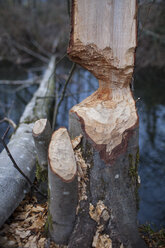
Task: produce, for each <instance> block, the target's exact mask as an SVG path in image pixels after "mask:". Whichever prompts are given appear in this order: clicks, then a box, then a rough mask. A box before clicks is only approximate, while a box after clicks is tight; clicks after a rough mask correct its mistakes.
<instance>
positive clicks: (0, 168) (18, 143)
mask: <svg viewBox="0 0 165 248" xmlns="http://www.w3.org/2000/svg"><path fill="white" fill-rule="evenodd" d="M54 62H55V58H54V57H52V59H51V60H50V63H49V65H48V68H47V70H46V72H45V74H44V76H43V79H42V81H41V83H40V86H39V88H38V90H37V91H36V92H35V94H34V96H33V98H32V100H31V101H30V102H29V104H28V105H27V106H26V108H25V111H24V113H23V115H22V117H21V119H20V124H19V125H18V127H17V130H16V132H15V133H14V134H13V135H12V138H11V140H10V142H9V144H8V148H9V150H10V152H11V154H12V156H13V158H14V159H15V161H16V163H17V165H18V166H19V168H20V169H21V170H22V171H23V172H24V174H25V175H26V176H28V177H29V178H30V180H31V181H32V182H33V180H34V178H35V169H36V168H35V165H36V149H35V145H34V141H33V137H32V128H33V125H34V122H35V121H36V120H37V119H38V118H39V119H40V118H45V117H47V116H49V115H50V113H51V109H52V107H51V106H52V103H53V101H52V98H49V96H52V95H53V92H54V81H53V78H52V74H53V72H54ZM45 97H48V98H45ZM29 189H30V185H29V184H28V183H27V181H26V180H25V178H24V177H23V176H22V175H21V174H20V173H19V172H18V171H17V170H16V169H15V168H14V167H13V164H12V162H11V160H10V158H9V157H8V155H7V153H6V151H5V150H3V151H2V152H1V154H0V201H1V204H0V226H1V225H3V223H4V222H5V221H6V220H7V219H8V217H9V216H10V215H11V214H12V213H13V211H14V210H15V209H16V207H17V206H18V205H19V203H20V202H21V201H22V200H23V198H24V197H25V194H26V193H27V192H28V191H29Z"/></svg>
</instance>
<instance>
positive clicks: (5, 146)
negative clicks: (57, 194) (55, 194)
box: [0, 127, 46, 197]
mask: <svg viewBox="0 0 165 248" xmlns="http://www.w3.org/2000/svg"><path fill="white" fill-rule="evenodd" d="M9 129H10V127H8V128H7V130H6V132H5V134H4V135H3V137H2V138H0V141H1V142H2V144H3V146H4V148H5V150H6V152H7V155H8V157H9V158H10V160H11V161H12V163H13V166H14V168H15V169H17V171H19V173H20V174H21V175H22V176H23V177H24V178H25V179H26V181H27V182H28V183H29V184H30V186H33V187H34V189H35V190H36V191H37V192H38V193H39V194H40V195H42V196H43V197H46V196H45V195H44V194H43V193H42V192H41V191H40V190H39V189H38V188H37V187H36V186H35V185H34V184H33V182H32V181H31V180H30V179H29V178H28V177H27V176H26V175H25V174H24V172H23V171H22V170H21V169H20V168H19V166H18V165H17V163H16V161H15V159H14V158H13V156H12V155H11V152H10V150H9V148H8V146H7V145H6V142H5V137H6V135H7V133H8V132H9Z"/></svg>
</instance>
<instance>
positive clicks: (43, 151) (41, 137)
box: [33, 119, 52, 169]
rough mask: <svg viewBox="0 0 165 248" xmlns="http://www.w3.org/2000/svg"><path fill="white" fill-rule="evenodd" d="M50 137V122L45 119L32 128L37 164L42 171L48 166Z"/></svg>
mask: <svg viewBox="0 0 165 248" xmlns="http://www.w3.org/2000/svg"><path fill="white" fill-rule="evenodd" d="M51 136H52V130H51V126H50V122H49V121H48V120H47V119H40V120H38V121H36V122H35V124H34V127H33V139H34V142H35V147H36V151H37V157H38V163H39V165H40V166H41V168H42V169H47V166H48V146H49V142H50V139H51Z"/></svg>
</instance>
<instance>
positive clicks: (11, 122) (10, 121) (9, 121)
mask: <svg viewBox="0 0 165 248" xmlns="http://www.w3.org/2000/svg"><path fill="white" fill-rule="evenodd" d="M2 122H8V123H9V124H10V125H11V126H12V127H13V128H14V129H16V127H17V125H16V124H15V122H14V121H13V120H11V119H9V118H7V117H4V118H3V119H2V120H0V123H2Z"/></svg>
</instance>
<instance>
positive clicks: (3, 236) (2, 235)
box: [0, 193, 165, 248]
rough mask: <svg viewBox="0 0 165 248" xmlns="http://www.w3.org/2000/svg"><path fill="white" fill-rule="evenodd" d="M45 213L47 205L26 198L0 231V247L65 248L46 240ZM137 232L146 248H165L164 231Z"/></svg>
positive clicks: (32, 197) (145, 227)
mask: <svg viewBox="0 0 165 248" xmlns="http://www.w3.org/2000/svg"><path fill="white" fill-rule="evenodd" d="M47 213H48V204H47V202H43V203H40V201H39V200H38V199H37V197H36V195H35V194H34V193H29V194H27V195H26V197H25V199H24V200H23V201H22V202H21V203H20V205H19V206H18V207H17V209H16V210H15V211H14V213H13V214H12V215H11V217H10V218H9V219H8V220H7V221H6V223H5V224H4V225H3V226H2V228H1V229H0V247H1V248H67V246H62V245H56V244H55V243H54V242H51V241H50V238H48V235H47V234H48V228H47V222H46V220H47ZM139 231H140V234H141V237H142V238H143V239H144V240H145V242H146V244H147V245H148V247H149V248H165V230H163V229H162V230H160V231H158V232H155V231H154V230H152V228H151V227H150V225H143V226H140V227H139ZM96 248H97V247H96ZM98 248H101V247H100V246H99V247H98ZM102 248H104V247H102Z"/></svg>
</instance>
